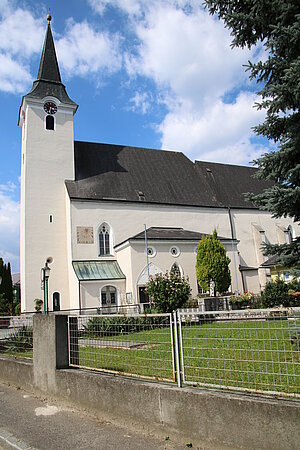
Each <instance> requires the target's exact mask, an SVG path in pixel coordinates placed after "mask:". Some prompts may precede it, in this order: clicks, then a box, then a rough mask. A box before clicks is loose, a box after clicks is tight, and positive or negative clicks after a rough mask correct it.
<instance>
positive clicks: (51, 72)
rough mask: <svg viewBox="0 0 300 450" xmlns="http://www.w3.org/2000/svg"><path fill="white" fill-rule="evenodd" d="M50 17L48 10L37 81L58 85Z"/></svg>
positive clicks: (58, 79)
mask: <svg viewBox="0 0 300 450" xmlns="http://www.w3.org/2000/svg"><path fill="white" fill-rule="evenodd" d="M51 19H52V17H51V15H50V9H49V13H48V15H47V20H48V27H47V32H46V37H45V41H44V47H43V51H42V57H41V62H40V68H39V72H38V76H37V79H38V80H48V81H56V82H58V83H61V78H60V73H59V67H58V62H57V58H56V52H55V47H54V42H53V37H52V31H51V25H50V22H51Z"/></svg>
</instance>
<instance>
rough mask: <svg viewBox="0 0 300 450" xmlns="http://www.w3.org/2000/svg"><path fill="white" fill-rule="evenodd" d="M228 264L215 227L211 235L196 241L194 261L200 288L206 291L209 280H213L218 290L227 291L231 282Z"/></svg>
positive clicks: (228, 260)
mask: <svg viewBox="0 0 300 450" xmlns="http://www.w3.org/2000/svg"><path fill="white" fill-rule="evenodd" d="M229 264H230V259H229V258H228V256H226V250H225V248H224V247H223V245H222V244H221V242H220V241H219V239H218V236H217V231H216V229H215V230H214V232H213V234H212V235H208V236H203V237H202V239H201V241H199V243H198V247H197V261H196V274H197V280H198V283H199V285H200V286H201V287H202V289H204V290H205V291H208V290H209V285H210V281H214V282H215V287H216V290H217V291H218V292H225V291H227V290H228V288H229V286H230V283H231V277H230V271H229V267H228V266H229Z"/></svg>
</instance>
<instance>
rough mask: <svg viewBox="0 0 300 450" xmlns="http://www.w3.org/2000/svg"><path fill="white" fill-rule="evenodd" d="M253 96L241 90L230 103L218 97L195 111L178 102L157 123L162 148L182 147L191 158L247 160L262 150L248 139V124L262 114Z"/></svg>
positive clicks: (230, 160)
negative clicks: (175, 106)
mask: <svg viewBox="0 0 300 450" xmlns="http://www.w3.org/2000/svg"><path fill="white" fill-rule="evenodd" d="M255 98H256V97H255V95H254V94H250V93H247V92H242V93H240V94H239V96H238V97H237V99H236V101H235V102H234V103H230V104H225V103H223V102H222V101H221V100H218V101H216V102H215V103H213V104H212V105H211V107H207V108H206V109H205V111H198V112H197V111H194V110H193V109H191V108H190V105H187V106H186V105H184V104H182V105H180V106H179V107H177V108H176V109H174V110H173V111H172V112H170V113H169V114H167V115H166V117H165V119H164V121H163V122H162V123H161V125H160V132H161V133H162V146H163V148H167V149H171V150H174V149H179V150H184V151H186V152H187V153H188V154H189V156H190V157H191V158H192V159H198V160H202V159H203V160H210V161H218V162H228V163H236V164H248V163H249V162H250V161H252V160H253V159H255V158H256V157H257V156H259V155H260V154H261V153H262V151H261V148H259V147H257V146H256V145H252V143H251V136H252V132H251V127H252V126H254V125H255V124H256V123H257V122H258V121H260V120H263V118H264V112H263V111H260V112H257V110H256V109H255V108H253V104H254V101H255Z"/></svg>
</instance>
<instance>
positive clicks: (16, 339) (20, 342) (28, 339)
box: [0, 314, 33, 358]
mask: <svg viewBox="0 0 300 450" xmlns="http://www.w3.org/2000/svg"><path fill="white" fill-rule="evenodd" d="M32 349H33V315H32V314H30V315H29V314H27V315H21V316H0V353H2V354H9V355H14V356H21V357H27V358H32Z"/></svg>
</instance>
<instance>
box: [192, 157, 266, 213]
mask: <svg viewBox="0 0 300 450" xmlns="http://www.w3.org/2000/svg"><path fill="white" fill-rule="evenodd" d="M195 165H196V168H197V171H198V173H199V175H200V176H201V178H202V179H205V180H206V183H207V184H208V185H209V186H210V188H211V189H212V190H213V191H214V192H215V195H216V197H217V199H218V200H219V202H220V203H222V204H223V205H225V206H227V207H234V208H237V207H241V208H245V207H248V208H253V207H254V205H253V203H252V202H250V201H248V200H246V199H245V196H244V194H246V193H247V192H251V193H253V194H259V193H260V192H262V191H263V190H264V189H266V188H268V187H270V186H271V185H272V183H271V182H269V181H263V180H258V179H256V178H253V176H254V174H255V172H256V169H255V168H253V167H247V166H234V165H229V164H220V163H211V162H204V161H195Z"/></svg>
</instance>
